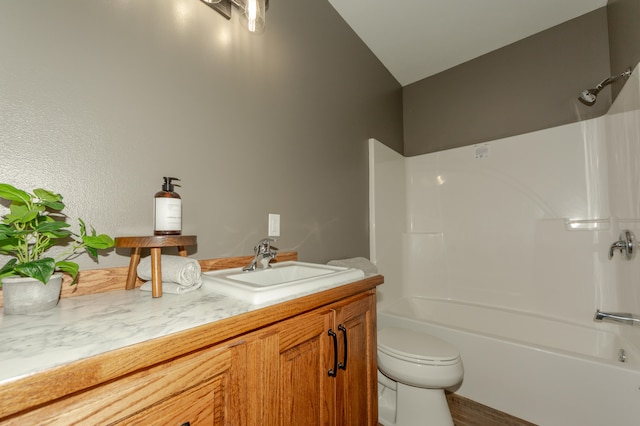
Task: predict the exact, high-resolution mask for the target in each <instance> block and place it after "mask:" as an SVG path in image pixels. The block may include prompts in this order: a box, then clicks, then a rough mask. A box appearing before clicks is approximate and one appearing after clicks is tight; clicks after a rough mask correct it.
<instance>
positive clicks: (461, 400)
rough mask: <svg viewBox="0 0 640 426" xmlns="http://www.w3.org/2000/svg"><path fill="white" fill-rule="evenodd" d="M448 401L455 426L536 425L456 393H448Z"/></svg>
mask: <svg viewBox="0 0 640 426" xmlns="http://www.w3.org/2000/svg"><path fill="white" fill-rule="evenodd" d="M447 402H448V403H449V409H450V410H451V417H453V423H454V425H455V426H535V424H534V423H530V422H528V421H526V420H522V419H519V418H518V417H514V416H512V415H509V414H507V413H503V412H502V411H498V410H494V409H493V408H490V407H487V406H486V405H482V404H479V403H477V402H475V401H472V400H470V399H467V398H465V397H462V396H460V395H457V394H455V393H447Z"/></svg>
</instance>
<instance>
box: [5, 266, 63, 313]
mask: <svg viewBox="0 0 640 426" xmlns="http://www.w3.org/2000/svg"><path fill="white" fill-rule="evenodd" d="M61 288H62V274H59V273H58V274H53V275H52V276H51V279H49V282H48V283H47V284H46V285H45V284H42V283H41V282H40V281H38V280H36V279H33V278H23V277H7V278H3V279H2V297H3V299H4V313H5V314H9V315H16V314H32V313H34V312H42V311H46V310H49V309H52V308H54V307H55V306H56V305H57V304H58V300H59V299H60V289H61Z"/></svg>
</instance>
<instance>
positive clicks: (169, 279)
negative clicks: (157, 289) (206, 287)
mask: <svg viewBox="0 0 640 426" xmlns="http://www.w3.org/2000/svg"><path fill="white" fill-rule="evenodd" d="M160 266H161V271H162V291H163V292H166V293H172V294H183V293H188V292H190V291H194V290H197V289H199V288H200V287H201V286H202V274H201V272H202V271H201V269H200V263H198V261H197V260H195V259H189V258H186V257H182V256H169V255H162V256H161V259H160ZM137 272H138V277H140V279H141V280H147V282H146V283H144V284H143V285H142V286H141V287H140V290H143V291H151V281H150V280H151V256H147V257H144V258H142V259H141V260H140V263H139V264H138V269H137Z"/></svg>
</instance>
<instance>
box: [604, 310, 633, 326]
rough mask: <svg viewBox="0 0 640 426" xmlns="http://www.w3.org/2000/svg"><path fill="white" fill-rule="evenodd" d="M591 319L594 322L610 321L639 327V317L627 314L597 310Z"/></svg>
mask: <svg viewBox="0 0 640 426" xmlns="http://www.w3.org/2000/svg"><path fill="white" fill-rule="evenodd" d="M593 319H594V320H595V321H610V322H619V323H621V324H627V325H640V317H638V316H637V315H634V314H629V313H627V312H602V311H601V310H600V309H598V310H597V311H596V315H595V316H594V317H593Z"/></svg>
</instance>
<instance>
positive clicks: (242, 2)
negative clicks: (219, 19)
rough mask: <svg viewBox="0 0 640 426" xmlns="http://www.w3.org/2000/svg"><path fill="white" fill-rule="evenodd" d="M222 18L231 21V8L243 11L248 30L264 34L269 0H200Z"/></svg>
mask: <svg viewBox="0 0 640 426" xmlns="http://www.w3.org/2000/svg"><path fill="white" fill-rule="evenodd" d="M200 1H202V3H204V4H206V5H207V6H209V7H210V8H212V9H213V10H215V11H216V12H218V13H219V14H221V15H222V16H224V17H225V18H227V19H231V6H232V5H233V6H236V7H237V8H238V9H239V10H240V11H242V17H243V20H244V21H245V23H246V26H247V29H248V30H249V31H250V32H252V33H255V34H260V33H263V32H264V23H265V16H266V12H267V8H268V7H269V0H200Z"/></svg>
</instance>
